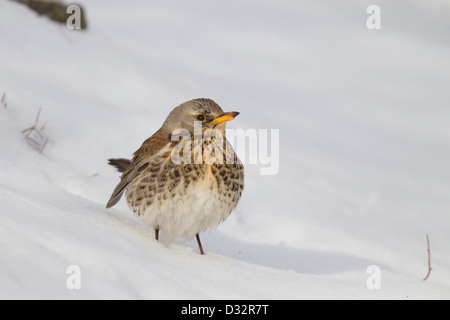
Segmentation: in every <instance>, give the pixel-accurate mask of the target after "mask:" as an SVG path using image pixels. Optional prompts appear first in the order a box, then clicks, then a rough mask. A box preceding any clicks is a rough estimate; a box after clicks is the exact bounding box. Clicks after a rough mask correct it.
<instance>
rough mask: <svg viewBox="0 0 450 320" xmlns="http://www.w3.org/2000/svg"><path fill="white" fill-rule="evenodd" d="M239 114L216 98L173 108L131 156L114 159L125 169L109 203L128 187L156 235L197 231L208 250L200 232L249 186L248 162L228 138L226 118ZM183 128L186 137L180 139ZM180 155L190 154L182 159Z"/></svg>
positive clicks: (220, 217)
mask: <svg viewBox="0 0 450 320" xmlns="http://www.w3.org/2000/svg"><path fill="white" fill-rule="evenodd" d="M237 114H238V113H237V112H229V113H224V112H223V110H222V109H221V108H220V106H219V105H217V104H216V103H215V102H214V101H212V100H210V99H195V100H191V101H188V102H185V103H183V104H182V105H180V106H178V107H177V108H175V109H174V110H172V112H171V113H170V114H169V116H168V117H167V119H166V120H165V122H164V123H163V125H162V127H161V128H160V129H159V130H158V131H156V132H155V134H153V135H152V136H151V137H150V138H148V139H147V140H146V141H144V143H143V144H142V146H141V147H140V148H139V149H138V150H137V151H136V152H135V153H134V156H133V158H132V160H131V161H130V160H127V159H110V164H111V165H113V166H115V167H117V168H118V170H119V171H121V172H123V174H122V176H121V181H120V182H119V184H118V185H117V187H116V188H115V190H114V192H113V194H112V195H111V198H110V200H109V202H108V204H107V207H108V208H109V207H112V206H114V205H115V204H116V203H117V202H118V201H119V200H120V198H121V196H122V194H123V193H124V192H126V199H127V203H128V206H129V207H130V208H131V209H132V210H133V212H134V213H135V214H136V215H137V216H138V217H139V218H140V219H141V220H142V221H143V222H144V224H145V225H146V226H148V227H150V228H153V229H155V238H156V239H158V235H159V230H161V231H162V232H164V233H165V234H166V235H167V236H168V237H170V238H175V237H183V238H186V239H192V238H193V237H194V236H196V238H197V241H198V244H199V249H200V252H201V253H202V254H203V249H202V246H201V243H200V238H199V233H200V232H203V231H207V230H210V229H214V228H216V227H217V226H218V225H219V224H220V223H221V222H222V221H224V220H225V219H226V218H227V217H228V216H229V215H230V213H231V211H232V210H233V209H234V208H235V207H236V205H237V203H238V201H239V199H240V198H241V195H242V191H243V189H244V167H243V165H242V163H241V162H240V161H239V159H238V157H237V156H236V154H235V153H234V150H233V148H232V147H231V145H230V144H229V142H228V141H227V140H226V138H225V122H226V121H228V120H231V119H233V118H234V117H235V116H237ZM199 123H201V126H200V128H201V131H200V132H197V131H196V130H197V128H199V126H198V125H199ZM177 130H184V132H186V134H185V136H183V137H182V138H180V139H176V138H175V139H174V136H173V135H174V134H175V132H177ZM199 133H200V134H199ZM180 150H181V151H180ZM183 152H184V153H183ZM180 154H183V155H185V154H186V155H187V156H186V157H184V158H182V161H181V162H180V161H179V158H180Z"/></svg>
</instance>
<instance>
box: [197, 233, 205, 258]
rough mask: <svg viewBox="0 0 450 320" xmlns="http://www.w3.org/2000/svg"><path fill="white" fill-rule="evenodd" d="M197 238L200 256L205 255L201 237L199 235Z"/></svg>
mask: <svg viewBox="0 0 450 320" xmlns="http://www.w3.org/2000/svg"><path fill="white" fill-rule="evenodd" d="M195 238H196V239H197V243H198V248H199V249H200V254H202V255H203V254H205V253H204V252H203V247H202V243H201V242H200V236H199V235H198V233H197V234H196V235H195Z"/></svg>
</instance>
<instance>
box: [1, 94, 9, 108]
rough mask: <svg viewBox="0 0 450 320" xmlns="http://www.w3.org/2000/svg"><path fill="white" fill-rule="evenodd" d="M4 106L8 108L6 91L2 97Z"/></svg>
mask: <svg viewBox="0 0 450 320" xmlns="http://www.w3.org/2000/svg"><path fill="white" fill-rule="evenodd" d="M2 105H3V106H4V107H5V108H6V107H7V106H8V105H7V104H6V91H5V92H3V96H2Z"/></svg>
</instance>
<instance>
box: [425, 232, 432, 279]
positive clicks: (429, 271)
mask: <svg viewBox="0 0 450 320" xmlns="http://www.w3.org/2000/svg"><path fill="white" fill-rule="evenodd" d="M427 248H428V249H427V251H428V273H427V276H426V277H425V278H424V279H423V281H425V280H427V279H428V277H429V276H430V273H431V270H432V268H431V254H430V237H429V236H428V234H427Z"/></svg>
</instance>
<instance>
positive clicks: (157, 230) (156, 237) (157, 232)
mask: <svg viewBox="0 0 450 320" xmlns="http://www.w3.org/2000/svg"><path fill="white" fill-rule="evenodd" d="M155 239H156V241H158V240H159V229H155Z"/></svg>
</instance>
